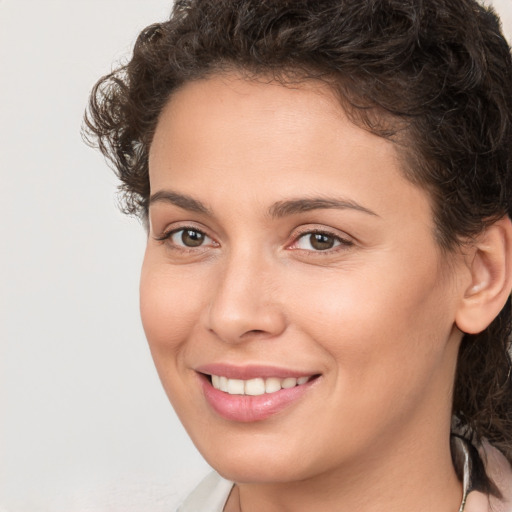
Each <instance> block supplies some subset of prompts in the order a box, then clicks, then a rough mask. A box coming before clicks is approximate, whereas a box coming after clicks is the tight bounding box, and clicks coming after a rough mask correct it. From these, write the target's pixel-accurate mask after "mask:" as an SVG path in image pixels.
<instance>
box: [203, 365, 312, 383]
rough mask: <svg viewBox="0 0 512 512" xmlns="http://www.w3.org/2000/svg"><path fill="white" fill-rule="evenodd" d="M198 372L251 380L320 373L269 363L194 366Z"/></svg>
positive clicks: (307, 375)
mask: <svg viewBox="0 0 512 512" xmlns="http://www.w3.org/2000/svg"><path fill="white" fill-rule="evenodd" d="M194 369H195V371H196V372H199V373H204V374H206V375H219V376H221V377H227V378H228V379H241V380H249V379H255V378H258V377H261V378H263V379H267V378H270V377H275V378H278V379H285V378H287V377H310V376H313V375H318V372H308V371H303V370H302V371H301V370H293V369H290V368H282V367H278V366H271V365H270V366H269V365H255V364H251V365H245V366H236V365H232V364H227V363H210V364H205V365H201V366H198V367H196V368H194Z"/></svg>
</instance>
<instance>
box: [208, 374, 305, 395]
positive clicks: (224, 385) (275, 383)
mask: <svg viewBox="0 0 512 512" xmlns="http://www.w3.org/2000/svg"><path fill="white" fill-rule="evenodd" d="M311 378H312V377H311V376H309V377H286V378H284V379H279V378H277V377H269V378H266V379H264V378H261V377H258V378H254V379H249V380H242V379H228V378H227V377H224V376H219V375H211V384H212V386H213V387H214V388H215V389H218V390H220V391H223V392H224V393H228V394H230V395H249V396H258V395H265V394H271V393H276V392H278V391H280V390H281V389H290V388H294V387H295V386H301V385H303V384H306V383H307V382H309V380H310V379H311Z"/></svg>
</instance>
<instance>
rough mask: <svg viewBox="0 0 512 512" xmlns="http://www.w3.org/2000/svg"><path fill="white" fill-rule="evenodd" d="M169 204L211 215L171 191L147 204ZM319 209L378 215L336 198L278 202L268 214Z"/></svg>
mask: <svg viewBox="0 0 512 512" xmlns="http://www.w3.org/2000/svg"><path fill="white" fill-rule="evenodd" d="M159 202H163V203H170V204H173V205H175V206H178V207H179V208H182V209H184V210H188V211H192V212H196V213H202V214H205V215H212V212H211V211H210V210H209V209H208V208H207V207H206V206H205V205H204V204H203V203H202V202H201V201H198V200H197V199H194V198H193V197H190V196H188V195H186V194H180V193H178V192H173V191H171V190H159V191H158V192H155V193H154V194H153V195H151V197H150V198H149V204H153V203H159ZM321 209H338V210H346V209H350V210H356V211H359V212H363V213H366V214H368V215H373V216H375V217H378V215H377V214H376V213H375V212H373V211H372V210H369V209H368V208H365V207H364V206H362V205H360V204H359V203H356V202H355V201H352V200H349V199H336V198H324V197H314V198H304V199H291V200H287V201H278V202H276V203H274V204H273V205H272V206H271V207H270V208H269V210H268V213H269V215H270V216H271V217H273V218H281V217H286V216H287V215H294V214H297V213H303V212H309V211H311V210H321Z"/></svg>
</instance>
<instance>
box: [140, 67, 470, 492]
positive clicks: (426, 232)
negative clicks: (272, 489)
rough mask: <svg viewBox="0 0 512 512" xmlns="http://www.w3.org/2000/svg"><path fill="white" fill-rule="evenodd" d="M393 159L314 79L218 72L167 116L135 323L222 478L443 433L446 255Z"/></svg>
mask: <svg viewBox="0 0 512 512" xmlns="http://www.w3.org/2000/svg"><path fill="white" fill-rule="evenodd" d="M400 162H401V161H400V159H399V157H398V154H397V152H396V149H395V146H394V145H393V144H392V143H391V142H389V141H386V140H384V139H382V138H379V137H377V136H375V135H372V134H370V133H368V132H367V131H364V130H363V129H361V128H359V127H357V126H355V125H354V124H353V123H351V122H350V121H349V120H348V119H347V117H346V116H345V114H344V112H343V109H342V108H341V107H340V105H339V102H338V101H337V100H336V99H335V98H334V97H333V95H331V94H330V92H329V90H328V89H327V88H326V87H325V86H324V85H321V84H317V83H307V84H304V85H301V86H299V87H294V88H292V87H285V86H282V85H279V84H276V83H268V82H265V83H263V81H262V82H255V81H247V80H244V79H242V78H238V77H236V76H222V77H221V76H217V77H212V78H208V79H205V80H201V81H197V82H193V83H190V84H188V85H185V86H184V87H183V88H182V89H180V90H179V91H178V92H176V93H175V94H174V95H173V96H172V98H171V99H170V101H169V103H168V105H167V106H166V108H165V109H164V111H163V112H162V115H161V117H160V120H159V123H158V126H157V129H156V133H155V137H154V141H153V143H152V146H151V151H150V183H151V195H152V198H151V203H150V208H149V218H150V232H149V236H148V243H147V250H146V255H145V260H144V264H143V269H142V278H141V313H142V320H143V324H144V329H145V332H146V335H147V338H148V342H149V345H150V348H151V352H152V355H153V358H154V361H155V364H156V367H157V370H158V373H159V375H160V378H161V380H162V383H163V385H164V388H165V390H166V392H167V394H168V396H169V398H170V401H171V402H172V404H173V406H174V408H175V410H176V412H177V414H178V415H179V417H180V419H181V421H182V422H183V424H184V426H185V428H186V429H187V431H188V432H189V434H190V436H191V438H192V440H193V441H194V443H195V444H196V446H197V447H198V449H199V450H200V451H201V453H202V454H203V455H204V457H205V458H206V459H207V461H208V462H209V463H210V464H211V465H212V466H213V467H215V468H216V469H217V470H218V471H219V472H220V473H221V474H222V475H223V476H225V477H227V478H230V479H233V480H236V481H239V482H240V481H252V482H268V481H274V482H277V481H293V480H303V479H305V478H314V477H315V476H317V475H320V474H325V473H326V472H329V471H331V472H333V471H342V470H343V469H344V468H345V469H346V468H349V467H352V468H353V467H354V465H355V464H360V463H361V462H362V461H363V462H364V461H371V460H374V459H375V458H376V457H378V456H379V455H383V456H387V455H389V454H391V453H399V452H400V446H402V447H403V446H404V445H408V449H409V450H411V449H413V448H411V447H413V446H415V443H416V444H418V439H420V440H421V441H422V443H423V444H425V443H427V445H428V441H429V440H430V439H431V437H432V436H436V435H441V434H440V432H442V435H443V436H447V435H448V430H449V419H450V393H451V388H452V381H453V376H454V371H455V362H456V354H457V347H458V344H459V342H460V337H461V336H460V332H458V331H457V329H456V328H455V327H454V317H455V312H456V309H457V303H458V288H457V279H456V272H457V268H458V262H457V261H456V258H455V257H454V258H452V260H451V261H450V264H449V265H448V264H447V263H445V261H444V258H445V257H443V256H441V253H440V251H439V250H438V247H437V245H436V242H435V239H434V235H433V233H434V226H433V220H432V212H431V208H430V203H429V198H428V196H427V194H426V193H425V192H424V191H423V190H421V189H420V188H417V187H416V186H415V185H413V184H411V183H410V182H409V181H407V180H406V179H404V178H403V177H402V173H401V170H400V165H401V163H400ZM432 418H436V420H435V424H434V425H433V424H432ZM443 439H444V438H443ZM403 451H404V450H402V452H403ZM299 454H300V456H298V455H299ZM408 456H409V455H408Z"/></svg>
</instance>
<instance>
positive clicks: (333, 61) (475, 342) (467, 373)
mask: <svg viewBox="0 0 512 512" xmlns="http://www.w3.org/2000/svg"><path fill="white" fill-rule="evenodd" d="M229 70H236V71H238V72H241V73H244V74H246V75H247V76H248V77H252V78H257V77H262V76H265V77H268V76H271V77H273V78H274V79H278V80H281V81H282V82H283V83H285V84H286V83H287V82H291V81H297V80H299V81H300V80H306V79H311V78H313V79H320V80H325V81H327V82H328V83H329V84H330V85H331V86H332V87H333V88H334V89H335V90H336V91H337V92H338V93H339V94H340V100H341V101H342V102H343V104H344V106H345V108H346V109H347V110H348V111H349V113H350V115H351V116H352V118H353V119H354V122H356V123H359V124H360V125H361V126H364V127H365V128H366V129H369V130H371V131H372V132H373V133H376V134H377V135H380V136H383V137H387V138H390V139H391V140H394V141H395V142H396V143H397V145H399V146H400V148H401V151H402V154H403V155H404V162H406V164H405V165H404V173H405V174H406V175H407V177H408V178H409V179H411V181H413V182H415V183H417V184H418V185H420V186H423V187H424V188H425V189H426V190H428V192H429V194H430V195H431V198H432V202H433V212H434V217H435V221H436V237H437V239H438V242H439V245H440V247H441V248H442V249H443V250H444V251H446V252H449V251H450V250H452V249H454V248H455V247H456V246H457V245H458V244H460V242H461V241H462V240H467V239H468V237H469V238H470V239H471V238H472V237H474V236H476V235H477V234H478V233H480V232H481V231H482V230H483V229H484V228H485V227H486V226H487V225H489V224H490V223H492V222H494V221H496V220H497V219H499V218H502V217H503V216H506V215H510V214H511V213H512V173H511V164H512V129H511V120H512V119H511V118H512V62H511V55H510V48H509V46H508V44H507V42H506V41H505V39H504V37H503V35H502V33H501V31H500V25H499V20H498V18H497V16H496V15H495V14H494V12H493V11H492V9H490V8H486V7H483V6H481V5H479V4H478V3H477V2H476V1H474V0H177V1H176V2H175V5H174V9H173V12H172V15H171V18H170V20H169V21H166V22H164V23H158V24H154V25H151V26H149V27H147V28H146V29H144V30H143V31H142V33H141V34H140V36H139V38H138V40H137V42H136V44H135V48H134V52H133V56H132V58H131V60H130V61H129V62H128V63H127V64H126V65H124V66H121V67H120V68H119V69H117V70H115V71H114V72H112V73H111V74H109V75H107V76H105V77H103V78H102V79H101V80H100V81H99V82H98V83H97V84H96V86H95V87H94V89H93V92H92V95H91V98H90V104H89V109H88V112H87V114H86V118H85V126H86V131H87V136H88V138H89V141H91V143H95V144H97V145H98V146H99V148H100V149H101V151H102V152H103V153H104V154H105V155H106V156H107V157H108V158H109V159H110V160H111V161H112V163H113V165H114V168H115V171H116V172H117V174H118V176H119V178H120V179H121V182H122V185H121V189H122V191H123V198H124V210H125V211H126V212H127V213H132V214H139V215H141V216H143V217H144V216H145V215H146V214H147V207H148V198H149V190H150V189H149V178H148V151H149V147H150V145H151V140H152V136H153V133H154V130H155V127H156V124H157V121H158V117H159V114H160V112H161V110H162V108H163V107H164V105H165V104H166V102H167V101H168V99H169V97H170V95H172V93H173V91H176V89H177V88H179V87H180V86H182V85H183V84H185V83H187V82H189V81H191V80H196V79H199V78H203V77H205V76H207V75H209V74H212V73H220V72H225V71H229ZM510 332H511V305H510V299H509V301H508V302H507V304H506V306H505V308H504V309H503V310H502V311H501V313H500V314H499V316H498V317H497V318H496V319H495V320H494V322H493V323H492V324H491V325H490V326H489V327H488V328H487V329H486V330H485V331H484V332H482V333H480V334H478V335H465V336H464V339H463V341H462V345H461V348H460V354H459V360H458V368H457V374H456V382H455V391H454V401H453V413H454V417H455V418H456V422H457V426H458V428H459V429H461V430H462V431H463V432H464V433H465V435H466V436H467V437H469V438H471V439H472V441H473V442H475V443H476V444H478V443H479V442H480V441H481V439H482V438H486V439H488V440H489V441H490V442H491V443H492V444H494V445H495V446H496V447H498V448H499V449H500V450H501V451H502V452H503V453H504V454H505V455H506V457H507V458H508V459H509V460H510V461H512V379H511V378H510V368H511V361H510V355H509V348H510Z"/></svg>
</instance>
